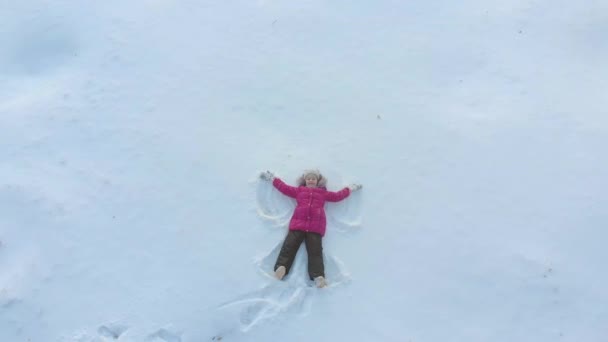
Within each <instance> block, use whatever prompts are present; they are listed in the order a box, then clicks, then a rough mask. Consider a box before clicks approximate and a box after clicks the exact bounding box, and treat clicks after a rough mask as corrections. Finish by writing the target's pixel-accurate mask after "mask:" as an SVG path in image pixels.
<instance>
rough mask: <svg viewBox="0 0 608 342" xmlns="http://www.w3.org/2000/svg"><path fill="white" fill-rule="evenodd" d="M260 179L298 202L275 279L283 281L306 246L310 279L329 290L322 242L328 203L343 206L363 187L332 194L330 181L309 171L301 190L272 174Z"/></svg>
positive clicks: (268, 173) (300, 186) (302, 181)
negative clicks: (345, 201)
mask: <svg viewBox="0 0 608 342" xmlns="http://www.w3.org/2000/svg"><path fill="white" fill-rule="evenodd" d="M260 177H261V178H262V179H264V180H267V181H272V185H274V187H275V188H277V189H278V190H279V191H280V192H281V193H283V194H284V195H286V196H289V197H292V198H295V199H296V202H297V204H296V208H295V210H294V213H293V215H292V217H291V220H290V222H289V231H288V233H287V236H286V237H285V241H283V246H282V247H281V251H280V253H279V256H278V258H277V261H276V263H275V265H274V274H275V277H276V278H277V279H279V280H281V279H283V277H285V275H286V274H288V273H289V270H290V268H291V266H292V264H293V261H294V259H295V257H296V253H297V252H298V249H299V248H300V245H301V244H302V242H305V244H306V251H307V253H308V275H309V277H310V280H314V282H315V285H316V286H317V287H319V288H321V287H325V286H326V285H327V282H326V280H325V266H324V264H323V245H322V241H321V240H322V239H323V236H324V235H325V227H326V218H325V209H324V206H325V202H326V201H329V202H339V201H341V200H343V199H345V198H346V197H348V196H349V195H350V194H351V192H353V191H357V190H359V189H361V185H360V184H352V185H350V186H348V187H346V188H344V189H342V190H340V191H337V192H332V191H328V190H327V188H326V187H325V186H326V184H327V180H326V179H325V178H324V177H323V175H321V173H320V172H319V171H318V170H307V171H305V172H304V174H302V176H301V177H300V178H299V179H298V186H297V187H294V186H290V185H287V184H285V182H283V181H282V180H281V179H279V178H277V177H275V176H274V174H273V173H272V172H270V171H266V172H263V173H262V174H260Z"/></svg>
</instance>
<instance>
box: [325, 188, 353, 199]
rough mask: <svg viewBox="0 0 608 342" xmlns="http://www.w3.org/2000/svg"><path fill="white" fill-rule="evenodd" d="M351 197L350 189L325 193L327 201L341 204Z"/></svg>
mask: <svg viewBox="0 0 608 342" xmlns="http://www.w3.org/2000/svg"><path fill="white" fill-rule="evenodd" d="M348 195H350V189H349V188H344V189H342V190H340V191H337V192H331V191H328V192H326V193H325V200H326V201H329V202H340V201H341V200H343V199H345V198H346V197H348Z"/></svg>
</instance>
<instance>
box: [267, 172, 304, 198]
mask: <svg viewBox="0 0 608 342" xmlns="http://www.w3.org/2000/svg"><path fill="white" fill-rule="evenodd" d="M272 185H274V187H275V188H277V190H279V191H280V192H281V193H282V194H284V195H285V196H289V197H291V198H296V195H297V194H298V188H296V187H294V186H289V185H287V184H285V182H283V181H282V180H281V179H279V178H276V177H275V178H274V180H273V181H272Z"/></svg>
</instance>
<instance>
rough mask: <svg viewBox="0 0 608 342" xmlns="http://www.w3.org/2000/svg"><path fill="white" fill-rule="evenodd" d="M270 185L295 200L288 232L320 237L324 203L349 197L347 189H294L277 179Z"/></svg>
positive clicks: (322, 234) (323, 219) (322, 233)
mask: <svg viewBox="0 0 608 342" xmlns="http://www.w3.org/2000/svg"><path fill="white" fill-rule="evenodd" d="M272 185H274V187H275V188H277V189H278V190H279V191H280V192H282V193H283V194H285V195H287V196H289V197H292V198H295V199H296V202H297V205H296V209H295V210H294V212H293V216H292V217H291V221H290V222H289V230H302V231H305V232H313V233H318V234H321V236H324V235H325V226H326V220H325V209H323V207H324V206H325V201H329V202H338V201H341V200H343V199H345V198H346V197H348V195H350V189H349V188H344V189H342V190H340V191H338V192H331V191H327V189H325V188H324V187H319V188H308V187H305V186H300V187H295V186H289V185H287V184H285V183H284V182H283V181H282V180H280V179H279V178H275V179H274V181H273V182H272Z"/></svg>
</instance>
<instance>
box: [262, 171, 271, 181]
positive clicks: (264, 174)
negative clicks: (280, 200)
mask: <svg viewBox="0 0 608 342" xmlns="http://www.w3.org/2000/svg"><path fill="white" fill-rule="evenodd" d="M260 178H262V179H263V180H265V181H273V180H274V174H273V173H272V172H270V171H265V172H262V173H260Z"/></svg>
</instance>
